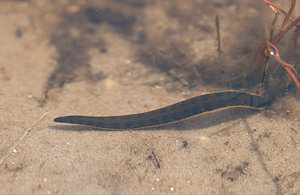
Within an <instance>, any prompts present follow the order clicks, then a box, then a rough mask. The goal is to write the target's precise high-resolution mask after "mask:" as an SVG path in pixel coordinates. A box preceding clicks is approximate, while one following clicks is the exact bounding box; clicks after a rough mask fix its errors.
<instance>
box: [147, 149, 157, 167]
mask: <svg viewBox="0 0 300 195" xmlns="http://www.w3.org/2000/svg"><path fill="white" fill-rule="evenodd" d="M147 159H148V160H151V161H152V163H153V164H154V166H155V167H156V168H158V169H160V163H159V161H158V160H157V158H156V155H155V153H154V151H153V150H152V152H151V155H149V156H148V157H147Z"/></svg>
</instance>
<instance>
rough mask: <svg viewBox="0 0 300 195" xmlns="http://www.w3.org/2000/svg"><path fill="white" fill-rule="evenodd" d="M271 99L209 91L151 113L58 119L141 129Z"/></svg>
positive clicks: (258, 104) (254, 106)
mask: <svg viewBox="0 0 300 195" xmlns="http://www.w3.org/2000/svg"><path fill="white" fill-rule="evenodd" d="M268 104H269V100H268V99H267V98H265V97H263V96H260V95H256V94H251V93H247V92H241V91H221V92H214V93H208V94H204V95H200V96H196V97H192V98H190V99H186V100H184V101H181V102H177V103H175V104H172V105H169V106H166V107H162V108H159V109H156V110H152V111H149V112H144V113H138V114H130V115H120V116H99V117H98V116H76V115H74V116H64V117H58V118H55V119H54V121H55V122H60V123H72V124H79V125H88V126H93V127H98V128H102V129H108V130H121V129H141V128H147V127H155V126H160V125H165V124H170V123H174V122H177V121H181V120H184V119H187V118H190V117H193V116H196V115H200V114H206V113H208V112H214V111H217V110H221V109H226V108H232V107H244V108H249V109H263V108H264V107H265V106H267V105H268Z"/></svg>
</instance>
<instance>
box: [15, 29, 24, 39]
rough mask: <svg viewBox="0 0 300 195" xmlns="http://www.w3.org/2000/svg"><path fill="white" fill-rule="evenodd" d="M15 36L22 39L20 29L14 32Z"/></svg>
mask: <svg viewBox="0 0 300 195" xmlns="http://www.w3.org/2000/svg"><path fill="white" fill-rule="evenodd" d="M15 35H16V37H18V38H22V37H23V33H22V29H21V28H17V29H16V31H15Z"/></svg>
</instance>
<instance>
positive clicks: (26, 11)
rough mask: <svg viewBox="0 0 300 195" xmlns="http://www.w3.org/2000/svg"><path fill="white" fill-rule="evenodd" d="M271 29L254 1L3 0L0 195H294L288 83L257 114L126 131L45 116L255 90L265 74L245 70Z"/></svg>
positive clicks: (237, 112) (299, 174)
mask: <svg viewBox="0 0 300 195" xmlns="http://www.w3.org/2000/svg"><path fill="white" fill-rule="evenodd" d="M282 6H283V7H284V8H285V9H286V10H288V5H285V4H282ZM296 10H298V12H297V11H296V12H295V13H299V10H300V7H299V3H298V4H297V7H296ZM216 15H218V16H219V18H220V28H221V39H222V51H223V52H224V53H223V54H222V58H221V59H219V58H218V53H217V52H216V50H217V48H216V45H217V43H216V27H215V16H216ZM271 21H272V13H271V12H270V9H268V8H267V6H266V5H265V4H263V3H262V2H260V1H255V2H253V1H250V0H249V1H248V0H247V1H242V2H240V1H237V0H236V1H235V0H233V1H218V0H213V1H200V0H198V1H197V0H193V1H188V2H183V1H179V0H173V1H150V0H149V1H148V0H144V1H136V0H126V1H121V0H114V1H105V0H103V1H96V0H90V1H81V0H76V1H70V0H66V1H58V0H54V1H37V0H32V1H26V0H23V1H22V0H19V1H17V0H15V1H9V0H7V1H6V0H2V1H0V26H1V28H0V35H1V36H0V194H159V193H161V194H299V193H300V163H299V162H300V101H299V92H297V89H296V88H295V86H294V85H293V84H292V83H291V82H290V83H289V84H286V86H285V88H284V90H283V91H284V93H282V92H281V93H280V95H278V96H277V98H276V100H275V101H274V102H273V104H272V105H271V106H270V107H268V108H267V109H266V110H263V111H256V112H255V111H249V110H247V109H230V110H225V111H221V112H215V113H210V114H204V115H202V116H199V117H195V118H192V119H189V120H185V121H183V122H179V123H176V124H172V125H167V126H163V127H156V128H152V129H144V130H126V131H105V130H101V129H95V128H91V127H86V126H79V125H67V124H66V125H64V124H58V123H54V122H53V119H54V118H55V117H57V116H64V115H73V114H80V115H95V116H105V115H107V116H109V115H119V114H130V113H138V112H145V111H149V110H152V109H156V108H159V107H162V106H166V105H169V104H172V103H175V102H177V101H181V100H184V99H186V98H189V97H192V96H196V95H199V94H203V93H207V92H213V91H220V90H227V89H236V90H243V91H248V92H255V91H256V90H257V88H258V87H257V86H259V84H260V81H261V75H262V74H261V70H262V69H258V70H256V72H255V71H254V72H253V73H252V74H250V76H249V78H248V79H246V80H245V79H243V78H242V76H243V75H244V73H245V71H246V70H247V68H248V67H249V64H250V62H251V55H252V54H253V52H254V50H255V47H256V46H257V44H258V43H259V42H260V41H261V40H262V39H263V33H262V32H263V30H262V29H263V28H262V24H263V23H264V22H265V23H266V24H268V25H269V24H270V22H271ZM289 36H290V35H289ZM289 40H290V39H289V37H287V39H286V40H283V41H282V42H280V44H281V47H280V49H281V50H282V55H283V56H284V54H285V53H286V54H287V53H288V51H289V50H288V49H289V48H290V47H289V43H290V42H288V41H289ZM297 54H298V56H299V49H298V51H297ZM296 56H297V55H296ZM298 60H299V59H298ZM278 67H279V65H278V63H276V62H275V61H273V62H272V63H271V65H270V69H271V70H274V69H280V67H279V68H278ZM270 72H272V71H270ZM284 73H285V72H284ZM270 75H271V73H270ZM283 75H284V76H285V77H283V78H280V79H282V80H280V81H288V76H287V75H286V74H283ZM274 78H275V79H274ZM276 78H277V77H276V75H273V77H272V78H271V76H269V78H268V81H267V82H269V83H272V82H275V83H276ZM272 79H273V80H272ZM268 85H269V86H271V85H272V84H268ZM278 88H279V89H278V90H282V88H283V87H282V86H278ZM275 90H276V88H275ZM298 91H299V90H298Z"/></svg>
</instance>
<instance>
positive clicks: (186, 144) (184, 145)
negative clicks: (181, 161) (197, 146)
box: [182, 140, 188, 148]
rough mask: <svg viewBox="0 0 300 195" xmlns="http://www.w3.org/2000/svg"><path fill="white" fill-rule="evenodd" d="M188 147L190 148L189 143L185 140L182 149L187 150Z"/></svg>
mask: <svg viewBox="0 0 300 195" xmlns="http://www.w3.org/2000/svg"><path fill="white" fill-rule="evenodd" d="M187 146H188V142H187V141H186V140H184V141H183V142H182V147H184V148H186V147H187Z"/></svg>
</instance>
